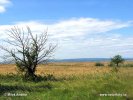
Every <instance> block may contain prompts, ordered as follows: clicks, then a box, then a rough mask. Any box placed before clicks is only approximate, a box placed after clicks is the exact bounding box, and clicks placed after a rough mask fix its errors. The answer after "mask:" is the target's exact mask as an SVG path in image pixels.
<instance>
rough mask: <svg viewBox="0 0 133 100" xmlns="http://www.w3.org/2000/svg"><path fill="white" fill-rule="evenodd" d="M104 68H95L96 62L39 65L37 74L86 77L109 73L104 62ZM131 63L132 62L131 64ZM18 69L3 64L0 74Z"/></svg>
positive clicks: (124, 69)
mask: <svg viewBox="0 0 133 100" xmlns="http://www.w3.org/2000/svg"><path fill="white" fill-rule="evenodd" d="M103 63H104V65H105V66H104V67H97V66H95V63H94V62H83V63H81V62H75V63H50V64H47V65H39V66H38V68H37V71H36V73H37V74H39V75H44V74H53V75H55V76H69V75H85V74H96V73H108V72H110V71H111V67H108V63H107V62H103ZM130 63H131V62H130ZM119 71H120V72H122V73H124V72H125V73H133V70H132V68H130V67H128V68H120V70H119ZM17 72H18V71H17V68H16V66H15V65H13V64H1V65H0V74H8V73H17Z"/></svg>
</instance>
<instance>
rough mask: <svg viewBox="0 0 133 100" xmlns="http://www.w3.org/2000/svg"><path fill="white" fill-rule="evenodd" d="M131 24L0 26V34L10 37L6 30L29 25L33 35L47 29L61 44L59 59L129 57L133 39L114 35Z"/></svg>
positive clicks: (86, 22)
mask: <svg viewBox="0 0 133 100" xmlns="http://www.w3.org/2000/svg"><path fill="white" fill-rule="evenodd" d="M131 24H132V23H131V22H122V21H113V20H99V19H94V18H79V19H78V18H73V19H69V20H62V21H59V22H56V23H52V24H48V23H44V22H39V21H29V22H17V23H15V24H13V25H0V35H1V36H2V37H1V39H3V38H7V35H6V34H5V30H6V29H10V28H11V27H13V26H14V25H15V26H16V25H17V26H19V27H25V26H29V27H30V28H31V30H33V31H34V32H42V31H43V30H46V29H47V28H48V34H49V35H50V38H51V39H53V40H56V41H58V43H59V49H58V50H57V53H56V54H57V55H56V57H57V58H76V57H78V58H80V57H98V56H99V57H110V56H111V55H115V54H117V53H120V54H125V55H128V52H129V51H131V49H133V45H132V42H133V36H129V37H128V36H127V37H125V36H123V35H122V34H120V33H112V31H113V30H120V29H122V28H126V27H129V26H131ZM129 56H130V55H129Z"/></svg>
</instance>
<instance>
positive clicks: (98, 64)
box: [95, 62, 104, 66]
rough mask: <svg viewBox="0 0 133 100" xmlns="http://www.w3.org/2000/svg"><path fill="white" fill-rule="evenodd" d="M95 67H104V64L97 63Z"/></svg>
mask: <svg viewBox="0 0 133 100" xmlns="http://www.w3.org/2000/svg"><path fill="white" fill-rule="evenodd" d="M95 66H104V64H103V63H101V62H97V63H96V64H95Z"/></svg>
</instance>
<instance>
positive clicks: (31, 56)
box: [0, 26, 56, 78]
mask: <svg viewBox="0 0 133 100" xmlns="http://www.w3.org/2000/svg"><path fill="white" fill-rule="evenodd" d="M8 32H9V34H8V35H9V37H10V39H7V40H6V43H8V44H9V45H10V46H12V47H13V48H11V49H9V48H7V47H5V46H0V48H1V49H2V50H4V51H6V52H7V53H8V54H9V55H10V57H11V58H13V60H14V61H15V64H16V66H17V67H18V68H19V70H20V71H21V72H24V76H25V78H30V77H32V78H34V77H36V74H35V71H36V68H37V66H38V64H40V63H44V62H46V61H47V60H49V58H50V57H51V55H52V54H53V52H54V51H55V48H56V45H53V44H48V41H47V40H48V35H47V31H46V32H43V33H41V34H40V35H37V34H36V35H34V34H33V32H32V31H31V29H30V28H29V27H26V31H24V29H23V28H19V27H16V26H14V27H13V28H11V29H10V30H8Z"/></svg>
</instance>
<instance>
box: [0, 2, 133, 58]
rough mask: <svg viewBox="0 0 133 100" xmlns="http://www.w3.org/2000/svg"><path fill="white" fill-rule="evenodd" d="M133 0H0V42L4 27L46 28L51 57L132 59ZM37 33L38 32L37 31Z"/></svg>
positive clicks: (5, 33)
mask: <svg viewBox="0 0 133 100" xmlns="http://www.w3.org/2000/svg"><path fill="white" fill-rule="evenodd" d="M132 4H133V0H0V43H2V42H3V40H4V39H7V38H9V37H7V32H6V30H7V29H10V28H12V27H13V26H18V27H20V28H22V27H25V26H29V27H30V28H31V30H33V31H35V32H43V31H44V30H46V29H48V35H49V41H51V42H52V43H57V44H58V47H57V49H56V51H55V54H54V58H56V59H69V58H110V57H112V56H114V55H117V54H120V55H122V56H123V57H126V58H133V13H132V11H133V6H132ZM36 34H38V33H36Z"/></svg>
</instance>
